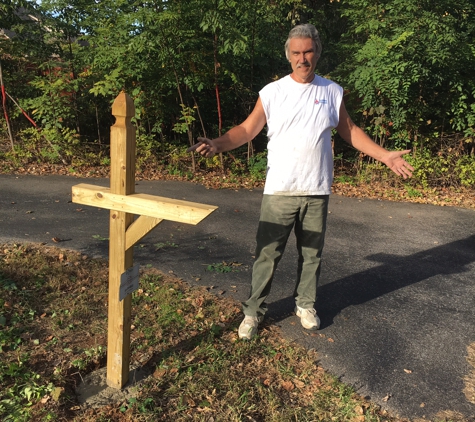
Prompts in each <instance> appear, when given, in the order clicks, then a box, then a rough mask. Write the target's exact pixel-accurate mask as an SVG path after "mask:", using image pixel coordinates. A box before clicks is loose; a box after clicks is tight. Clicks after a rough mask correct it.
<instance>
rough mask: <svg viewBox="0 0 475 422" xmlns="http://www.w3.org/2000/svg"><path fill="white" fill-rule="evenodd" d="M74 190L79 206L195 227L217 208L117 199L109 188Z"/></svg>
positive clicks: (161, 199)
mask: <svg viewBox="0 0 475 422" xmlns="http://www.w3.org/2000/svg"><path fill="white" fill-rule="evenodd" d="M72 190H73V202H74V203H76V204H82V205H90V206H93V207H97V208H105V209H109V210H115V211H123V212H126V213H130V214H136V215H145V216H148V217H154V218H160V219H163V220H170V221H177V222H179V223H187V224H194V225H196V224H198V223H199V222H200V221H202V220H203V219H204V218H206V217H207V216H208V215H209V214H211V213H212V212H213V211H214V210H216V209H217V208H218V207H216V206H214V205H206V204H199V203H196V202H188V201H181V200H179V199H170V198H164V197H161V196H154V195H147V194H141V193H134V194H131V195H117V194H113V193H111V192H110V189H109V188H105V187H101V186H95V185H88V184H85V183H81V184H79V185H75V186H73V188H72Z"/></svg>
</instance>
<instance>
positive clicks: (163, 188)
mask: <svg viewBox="0 0 475 422" xmlns="http://www.w3.org/2000/svg"><path fill="white" fill-rule="evenodd" d="M78 183H89V184H97V185H101V186H108V180H105V179H77V178H73V177H62V176H45V177H35V176H8V175H2V176H0V241H2V242H6V241H32V242H45V243H47V244H51V245H55V246H60V247H63V248H68V249H76V250H81V251H83V252H84V253H87V254H89V255H92V256H104V257H105V256H107V246H108V245H107V241H104V240H101V239H103V238H107V237H108V217H109V212H108V211H106V210H100V209H96V208H93V207H87V206H81V205H77V204H73V203H71V202H70V200H71V187H72V186H73V185H75V184H78ZM136 191H137V192H139V193H149V194H153V195H160V196H167V197H171V198H177V199H185V200H189V201H195V202H202V203H207V204H211V205H217V206H219V209H218V210H217V211H216V212H214V213H213V214H211V215H210V216H209V217H208V218H207V219H205V220H204V221H203V222H202V223H200V224H199V225H198V226H187V225H184V224H178V223H172V222H164V223H162V224H160V225H159V226H158V227H157V228H156V229H155V230H154V231H152V232H151V233H150V234H148V235H147V236H146V237H145V238H144V239H143V240H142V241H141V242H140V244H139V245H138V246H136V247H135V252H134V256H135V262H139V263H141V264H144V265H145V264H152V265H154V266H156V267H158V268H159V269H160V270H162V271H164V272H169V271H173V273H174V274H175V275H176V276H178V277H181V278H183V279H184V280H187V281H189V282H192V283H200V284H203V285H207V286H214V287H213V290H214V291H216V292H223V291H224V292H225V294H228V295H231V296H233V297H234V298H236V299H237V300H244V299H245V298H246V296H247V294H248V291H249V280H250V274H251V267H252V262H253V253H254V246H255V242H254V238H255V230H256V227H257V221H258V214H259V206H260V200H261V195H262V191H261V190H255V191H246V190H239V191H233V190H208V189H206V188H204V187H203V186H200V185H194V184H191V183H181V182H163V181H153V182H148V181H147V182H145V181H144V182H138V183H137V186H136ZM53 237H57V238H59V239H62V240H63V242H61V243H59V244H55V243H53V242H52V240H51V239H52V238H53ZM164 245H166V246H164ZM222 262H226V263H231V262H235V263H239V264H241V265H240V266H239V267H236V269H238V270H239V271H234V272H230V273H225V274H223V273H217V272H210V271H207V270H206V268H207V265H209V264H216V263H222ZM295 263H296V252H295V242H294V240H293V239H291V241H290V243H289V245H288V247H287V251H286V253H285V255H284V258H283V259H282V261H281V263H280V266H279V269H278V271H277V274H276V277H275V282H274V286H273V290H272V294H271V297H270V298H269V307H270V312H269V315H270V317H271V318H272V320H273V323H274V324H277V325H279V326H280V327H281V329H282V332H283V334H284V336H286V337H287V338H289V339H293V340H295V341H297V342H299V343H301V344H304V345H305V346H307V347H309V348H315V349H316V350H317V351H318V352H319V354H320V364H321V365H322V366H323V367H324V368H326V369H327V370H328V371H329V372H331V373H333V374H335V375H336V376H338V377H340V378H341V379H342V380H343V381H345V382H346V383H349V384H351V385H353V386H354V387H355V388H356V390H357V391H358V392H359V393H360V394H362V395H363V396H366V397H368V398H369V399H370V400H372V401H373V402H376V403H378V404H380V405H381V406H382V407H383V408H385V409H387V410H389V411H390V412H392V413H394V414H398V415H400V416H403V417H409V418H411V419H414V418H417V417H423V416H425V417H426V418H427V419H430V420H434V418H435V415H436V414H438V413H439V412H443V411H453V412H458V413H460V414H461V415H464V416H465V418H466V420H470V421H471V420H475V404H473V403H470V402H469V401H468V400H467V397H466V395H465V394H464V389H466V379H467V378H470V376H471V377H472V382H473V380H474V379H475V367H473V366H471V365H470V364H469V362H468V361H467V354H468V347H469V346H470V345H473V344H474V343H475V323H474V322H475V321H474V314H475V312H474V308H475V306H474V305H475V212H474V211H473V210H465V209H458V208H452V207H450V208H449V207H437V206H431V205H420V204H408V203H395V202H386V201H376V200H358V199H354V198H345V197H340V196H336V195H334V196H332V198H331V201H330V214H329V221H328V232H327V238H326V247H325V253H324V267H323V271H322V277H321V287H320V289H319V298H318V302H317V309H318V312H319V315H320V316H321V318H322V329H321V330H320V331H319V332H318V333H317V334H313V335H310V334H309V333H307V332H305V331H304V330H303V329H301V328H300V325H299V323H298V320H297V318H296V317H295V316H294V315H293V314H292V311H293V303H292V300H291V298H290V297H291V294H292V288H293V280H294V274H295V268H296V265H295ZM472 362H473V361H472Z"/></svg>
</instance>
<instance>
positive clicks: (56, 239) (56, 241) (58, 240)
mask: <svg viewBox="0 0 475 422" xmlns="http://www.w3.org/2000/svg"><path fill="white" fill-rule="evenodd" d="M51 240H52V241H53V242H55V243H59V242H61V239H60V238H59V237H53V238H52V239H51Z"/></svg>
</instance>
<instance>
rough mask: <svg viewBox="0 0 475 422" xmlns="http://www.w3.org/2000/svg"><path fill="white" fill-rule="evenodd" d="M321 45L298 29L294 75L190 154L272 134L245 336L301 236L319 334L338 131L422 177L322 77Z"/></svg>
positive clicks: (303, 311) (303, 288) (304, 289)
mask: <svg viewBox="0 0 475 422" xmlns="http://www.w3.org/2000/svg"><path fill="white" fill-rule="evenodd" d="M321 50H322V48H321V43H320V39H319V35H318V32H317V30H316V29H315V27H314V26H313V25H310V24H305V25H298V26H296V27H294V28H293V29H292V30H291V31H290V33H289V36H288V39H287V42H286V44H285V53H286V56H287V59H288V60H289V62H290V65H291V67H292V73H291V74H290V75H287V76H285V77H284V78H282V79H280V80H277V81H275V82H272V83H270V84H268V85H266V86H265V87H264V88H263V89H262V90H261V91H260V92H259V99H258V100H257V102H256V105H255V107H254V110H253V111H252V112H251V114H250V115H249V117H248V118H247V119H246V120H245V121H244V122H243V123H241V124H240V125H238V126H235V127H233V128H232V129H231V130H229V131H228V132H227V133H225V134H224V135H223V136H220V137H219V138H216V139H207V138H198V141H199V142H198V143H197V144H195V145H194V146H193V147H191V148H190V149H189V150H190V151H197V152H198V153H200V154H201V155H203V156H204V157H212V156H214V155H215V154H217V153H220V152H224V151H229V150H232V149H234V148H237V147H239V146H241V145H243V144H245V143H246V142H249V141H251V140H252V139H254V137H255V136H257V135H258V134H259V132H260V131H261V130H262V128H263V127H264V125H265V124H267V127H268V138H269V142H268V157H267V162H268V166H267V176H266V183H265V187H264V195H263V199H262V205H261V215H260V219H259V227H258V231H257V236H256V240H257V249H256V261H255V263H254V266H253V273H252V283H251V292H250V295H249V299H248V300H247V301H246V302H244V303H243V312H244V315H245V317H244V320H243V321H242V323H241V325H240V327H239V337H240V338H242V339H250V338H251V337H253V336H254V335H255V334H256V333H257V328H258V325H259V323H260V322H262V320H263V319H264V314H265V313H266V310H267V307H266V304H265V299H266V297H267V296H268V294H269V292H270V287H271V283H272V278H273V275H274V271H275V269H276V267H277V264H278V262H279V261H280V258H281V257H282V254H283V252H284V249H285V245H286V243H287V239H288V237H289V235H290V232H291V231H292V229H294V232H295V236H296V239H297V249H298V254H299V260H298V268H297V280H296V285H295V290H294V298H295V303H296V314H297V316H298V317H300V322H301V324H302V326H303V327H304V328H306V329H308V330H316V329H318V328H319V326H320V320H319V318H318V316H317V313H316V310H315V309H314V303H315V301H316V295H317V285H318V277H319V273H320V260H321V255H322V249H323V243H324V236H325V227H326V218H327V210H328V200H329V195H330V192H331V184H332V177H333V157H332V148H331V131H332V129H334V128H336V130H337V131H338V133H339V134H340V136H341V137H342V138H343V139H344V140H345V141H346V142H348V143H349V144H350V145H352V146H353V147H355V148H356V149H358V150H359V151H361V152H363V153H364V154H367V155H369V156H370V157H373V158H375V159H376V160H379V161H381V162H382V163H384V164H385V165H387V166H388V167H389V168H390V169H391V170H392V171H393V172H395V173H396V174H397V175H399V176H402V177H403V178H404V179H405V178H407V177H410V176H412V170H414V169H413V168H412V167H411V166H410V165H409V164H408V163H407V162H406V161H405V160H404V159H403V158H402V156H403V155H404V154H407V153H408V152H410V150H406V151H387V150H386V149H384V148H382V147H380V146H379V145H377V144H376V143H374V142H373V141H372V140H371V139H370V138H369V137H368V136H367V135H366V134H365V133H364V132H363V130H362V129H360V128H359V127H357V126H356V125H355V124H354V123H353V121H352V120H351V118H350V117H349V115H348V113H347V111H346V108H345V104H344V102H343V89H342V88H341V87H340V86H339V85H337V84H335V83H334V82H332V81H330V80H328V79H325V78H322V77H320V76H318V75H316V74H315V67H316V65H317V61H318V59H319V57H320V53H321Z"/></svg>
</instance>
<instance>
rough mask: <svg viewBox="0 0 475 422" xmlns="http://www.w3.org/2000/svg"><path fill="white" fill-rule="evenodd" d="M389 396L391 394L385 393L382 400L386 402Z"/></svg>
mask: <svg viewBox="0 0 475 422" xmlns="http://www.w3.org/2000/svg"><path fill="white" fill-rule="evenodd" d="M390 398H391V394H388V395H386V397H383V401H384V402H386V401H388V400H389V399H390Z"/></svg>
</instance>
